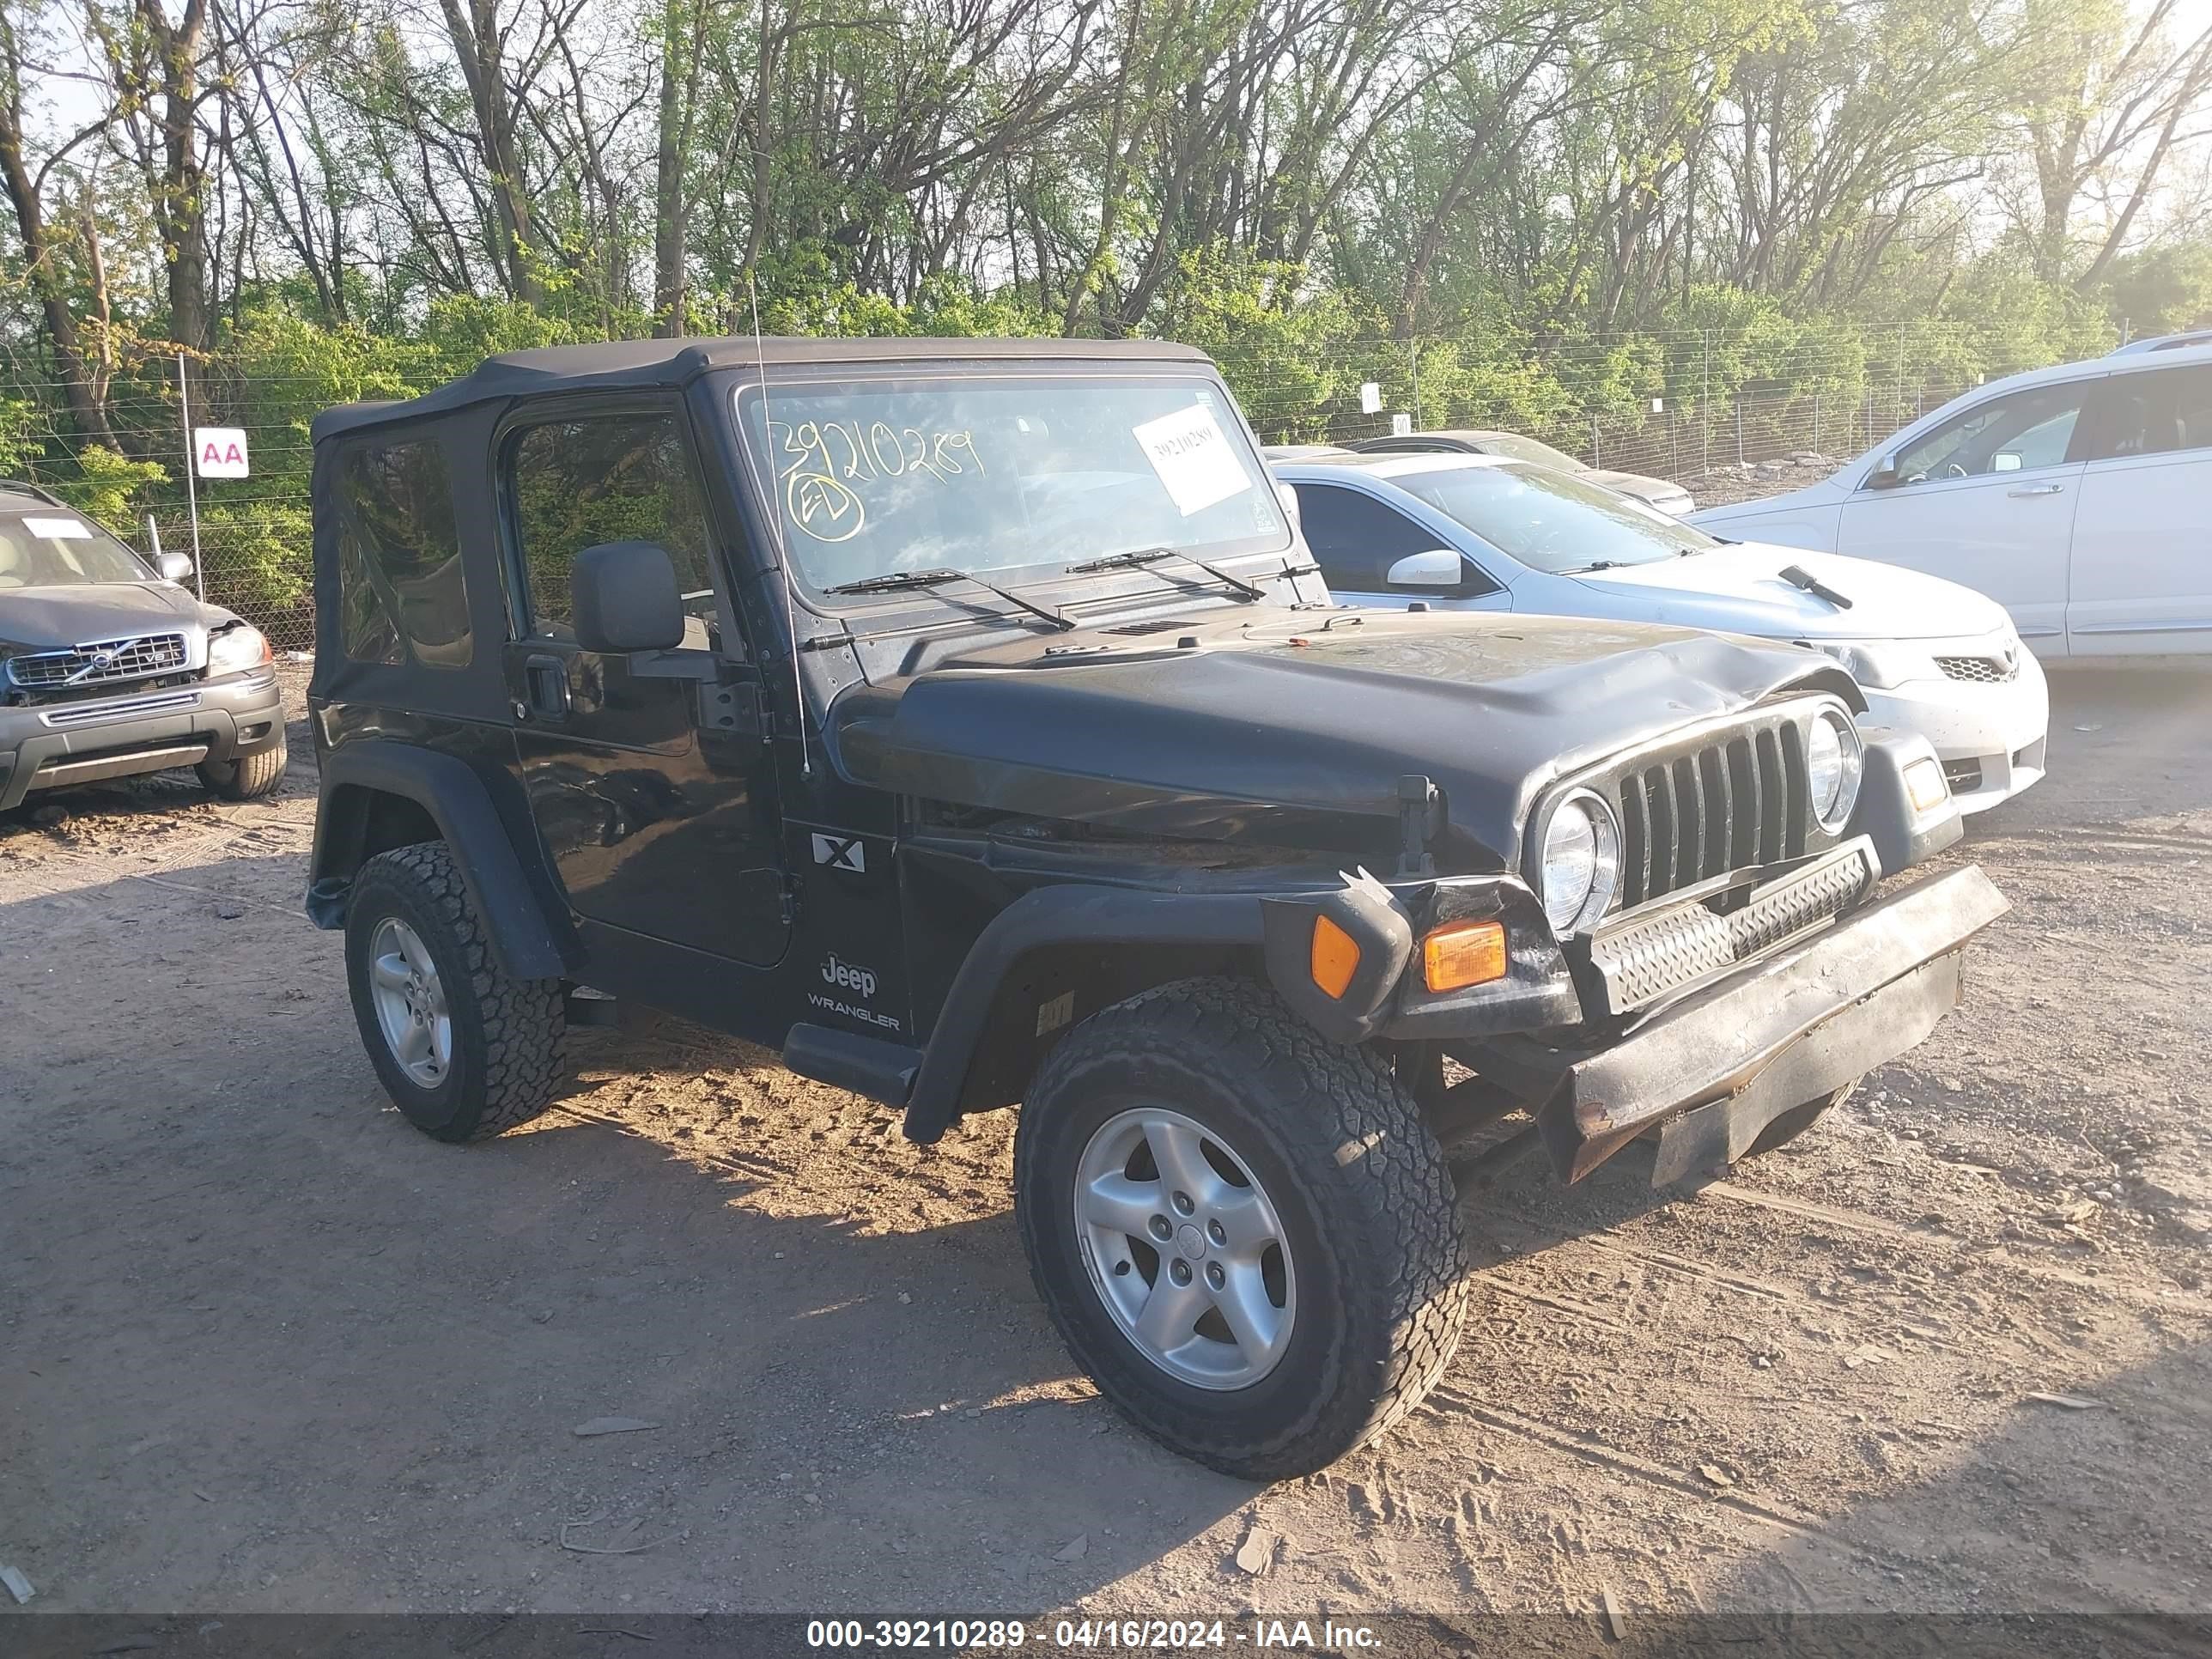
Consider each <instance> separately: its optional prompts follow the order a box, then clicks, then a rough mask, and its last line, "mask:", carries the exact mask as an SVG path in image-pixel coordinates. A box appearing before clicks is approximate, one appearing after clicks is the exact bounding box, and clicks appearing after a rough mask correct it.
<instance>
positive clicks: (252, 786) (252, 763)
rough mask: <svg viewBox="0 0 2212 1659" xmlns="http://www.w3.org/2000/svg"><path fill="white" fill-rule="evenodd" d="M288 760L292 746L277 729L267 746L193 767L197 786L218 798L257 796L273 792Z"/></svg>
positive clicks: (279, 781) (250, 797)
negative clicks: (227, 758) (196, 777)
mask: <svg viewBox="0 0 2212 1659" xmlns="http://www.w3.org/2000/svg"><path fill="white" fill-rule="evenodd" d="M290 761H291V750H290V749H289V746H288V744H286V742H285V738H284V734H283V732H281V731H280V732H277V734H276V742H274V743H272V744H270V745H269V746H268V747H267V748H266V749H258V750H254V752H253V753H252V754H250V755H240V756H236V757H234V758H232V759H230V760H227V761H216V760H204V761H202V762H201V763H199V764H198V765H197V766H195V767H194V768H192V770H193V772H194V773H195V774H196V775H197V776H198V778H199V781H200V787H202V788H204V789H205V790H206V791H207V792H208V793H210V795H214V796H216V797H217V798H218V799H222V800H258V799H261V797H262V796H264V795H273V794H275V793H276V786H277V785H278V784H280V783H282V782H283V781H284V768H285V767H286V766H287V765H288V764H289V763H290Z"/></svg>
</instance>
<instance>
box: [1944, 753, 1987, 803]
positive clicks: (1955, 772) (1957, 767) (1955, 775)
mask: <svg viewBox="0 0 2212 1659" xmlns="http://www.w3.org/2000/svg"><path fill="white" fill-rule="evenodd" d="M1943 776H1944V777H1945V779H1946V780H1948V781H1949V783H1950V785H1951V793H1953V794H1954V795H1965V794H1971V793H1973V791H1975V790H1977V789H1978V788H1980V787H1982V763H1981V762H1979V761H1978V760H1955V761H1945V762H1944V763H1943Z"/></svg>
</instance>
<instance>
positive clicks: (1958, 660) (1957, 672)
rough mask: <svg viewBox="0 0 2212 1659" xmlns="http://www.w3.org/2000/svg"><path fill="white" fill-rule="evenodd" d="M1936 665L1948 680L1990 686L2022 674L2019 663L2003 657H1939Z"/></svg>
mask: <svg viewBox="0 0 2212 1659" xmlns="http://www.w3.org/2000/svg"><path fill="white" fill-rule="evenodd" d="M1936 666H1937V667H1938V668H1940V669H1942V671H1943V675H1944V678H1947V679H1954V680H1979V681H1981V682H1982V683H1984V684H1989V685H2000V684H2003V683H2004V682H2005V681H2007V680H2008V679H2010V678H2012V677H2013V676H2014V675H2015V674H2017V673H2019V672H2020V664H2019V663H2018V662H2016V661H2008V660H2006V659H2004V658H2002V657H1938V658H1936Z"/></svg>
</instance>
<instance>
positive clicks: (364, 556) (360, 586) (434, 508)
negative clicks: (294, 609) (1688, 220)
mask: <svg viewBox="0 0 2212 1659" xmlns="http://www.w3.org/2000/svg"><path fill="white" fill-rule="evenodd" d="M337 497H338V500H337V507H338V528H337V567H338V632H339V637H340V640H341V641H342V643H343V647H344V650H345V653H346V655H347V656H349V657H350V658H351V659H354V660H355V661H356V662H373V663H386V664H391V665H398V664H401V663H404V662H406V661H408V660H410V659H412V660H414V661H416V662H418V663H420V664H422V665H424V666H426V667H431V668H465V667H466V666H468V662H469V652H470V643H471V641H470V634H469V596H468V585H467V583H466V582H465V580H464V579H463V575H462V571H461V546H460V532H459V526H457V525H456V523H455V521H454V518H453V481H452V478H451V477H450V475H449V474H448V473H447V468H446V451H445V446H444V445H443V444H441V443H440V442H439V441H437V440H436V439H435V438H420V439H415V440H411V441H405V442H397V443H394V442H383V443H380V442H375V441H359V442H355V443H350V444H349V445H347V446H346V447H345V448H344V450H343V451H342V452H341V454H340V458H339V462H338V488H337Z"/></svg>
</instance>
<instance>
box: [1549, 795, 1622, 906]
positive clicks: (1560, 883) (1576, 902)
mask: <svg viewBox="0 0 2212 1659" xmlns="http://www.w3.org/2000/svg"><path fill="white" fill-rule="evenodd" d="M1619 878H1620V831H1619V829H1617V828H1615V826H1614V824H1613V811H1612V809H1611V808H1609V807H1607V805H1606V804H1605V803H1604V802H1603V801H1602V800H1601V799H1598V797H1596V796H1595V795H1593V794H1591V793H1589V792H1588V791H1587V790H1585V791H1583V792H1582V793H1578V794H1575V795H1571V796H1569V797H1568V798H1567V799H1565V800H1564V801H1562V802H1560V803H1559V806H1558V807H1557V808H1556V809H1555V810H1554V811H1553V813H1552V817H1551V820H1550V822H1549V823H1547V824H1546V825H1545V826H1544V845H1543V848H1542V854H1541V862H1540V865H1539V868H1538V872H1537V890H1538V896H1540V897H1541V899H1542V900H1543V901H1544V915H1545V917H1546V919H1547V920H1548V921H1550V922H1551V924H1552V931H1553V933H1557V934H1559V935H1560V936H1561V937H1562V938H1564V937H1565V935H1567V934H1569V933H1575V932H1577V931H1578V930H1579V929H1580V928H1581V927H1583V926H1585V925H1587V924H1588V923H1589V922H1590V921H1595V919H1596V918H1597V917H1599V916H1600V915H1603V914H1604V913H1605V907H1606V906H1607V904H1609V903H1611V902H1613V884H1614V882H1615V881H1616V880H1618V879H1619Z"/></svg>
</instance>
